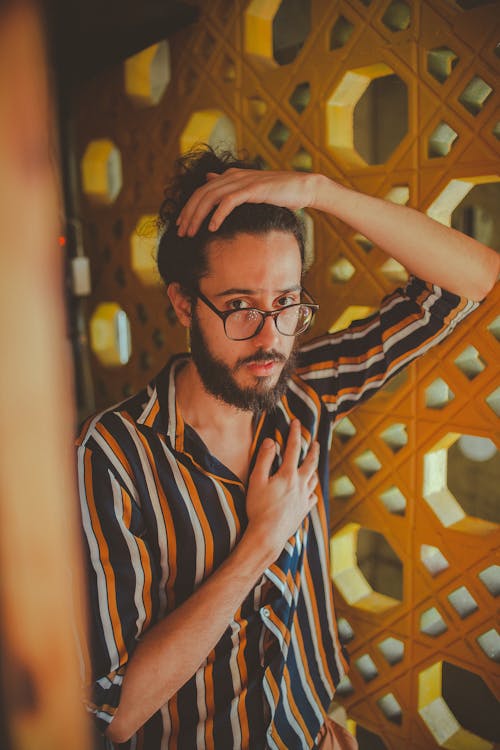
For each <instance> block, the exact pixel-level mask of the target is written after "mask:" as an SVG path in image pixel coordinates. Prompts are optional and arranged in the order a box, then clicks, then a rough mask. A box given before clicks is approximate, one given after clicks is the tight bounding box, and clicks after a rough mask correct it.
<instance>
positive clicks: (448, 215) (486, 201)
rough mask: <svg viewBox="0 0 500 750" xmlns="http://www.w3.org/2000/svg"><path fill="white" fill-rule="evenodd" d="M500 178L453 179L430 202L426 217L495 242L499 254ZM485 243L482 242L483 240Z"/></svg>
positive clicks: (472, 235)
mask: <svg viewBox="0 0 500 750" xmlns="http://www.w3.org/2000/svg"><path fill="white" fill-rule="evenodd" d="M499 183H500V178H499V177H498V175H478V176H477V177H467V178H461V179H456V180H451V181H450V182H449V183H448V185H447V186H446V187H445V189H444V190H443V191H442V192H441V193H440V194H439V195H438V197H437V198H436V199H435V200H434V201H433V202H432V203H431V205H430V206H429V208H428V209H427V214H428V216H430V217H431V218H432V219H435V220H436V221H439V222H441V224H444V225H445V226H448V227H450V226H453V227H454V228H455V229H458V230H460V231H462V232H464V233H465V234H468V235H469V236H471V237H474V238H475V239H477V240H479V239H480V237H481V238H483V237H485V238H487V240H489V241H487V244H491V241H492V240H493V242H494V244H495V243H496V249H497V251H499V249H500V248H499V243H500V224H499V222H500V220H499V219H498V217H497V213H498V210H497V209H498V200H499V197H500V192H499V188H500V184H499ZM480 241H481V242H484V240H483V239H481V240H480Z"/></svg>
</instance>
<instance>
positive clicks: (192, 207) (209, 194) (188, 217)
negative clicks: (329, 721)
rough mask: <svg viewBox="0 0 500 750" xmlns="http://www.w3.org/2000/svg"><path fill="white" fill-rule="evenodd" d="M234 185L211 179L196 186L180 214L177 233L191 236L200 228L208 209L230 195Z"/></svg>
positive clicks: (208, 211)
mask: <svg viewBox="0 0 500 750" xmlns="http://www.w3.org/2000/svg"><path fill="white" fill-rule="evenodd" d="M234 190H235V186H234V185H233V184H232V181H231V182H227V181H226V182H222V181H221V180H217V181H215V180H213V181H212V182H210V183H207V184H206V185H204V186H203V187H202V188H198V190H197V191H195V192H194V193H193V195H192V196H191V198H190V199H189V200H188V202H187V203H186V205H185V206H184V208H183V210H182V211H181V214H180V219H181V221H180V224H179V229H178V234H179V235H180V236H183V235H188V236H189V237H192V236H193V235H195V234H196V232H197V231H198V229H199V228H200V226H201V224H202V222H203V220H204V219H205V218H206V217H207V216H208V214H209V213H210V211H211V210H212V209H213V208H214V206H216V205H217V204H219V203H220V202H221V201H222V200H223V199H224V198H225V197H226V196H228V195H231V193H233V192H234Z"/></svg>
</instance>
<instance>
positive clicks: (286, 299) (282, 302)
mask: <svg viewBox="0 0 500 750" xmlns="http://www.w3.org/2000/svg"><path fill="white" fill-rule="evenodd" d="M297 302H298V300H296V299H295V297H292V296H290V295H289V294H285V295H283V297H280V298H279V300H278V305H279V306H280V307H288V305H296V304H297Z"/></svg>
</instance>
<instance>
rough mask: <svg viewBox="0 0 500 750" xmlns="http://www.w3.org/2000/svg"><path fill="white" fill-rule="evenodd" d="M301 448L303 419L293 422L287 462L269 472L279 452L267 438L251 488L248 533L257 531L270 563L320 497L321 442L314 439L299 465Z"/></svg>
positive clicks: (250, 481)
mask: <svg viewBox="0 0 500 750" xmlns="http://www.w3.org/2000/svg"><path fill="white" fill-rule="evenodd" d="M300 448H301V434H300V422H299V420H298V419H294V420H293V421H292V423H291V425H290V432H289V434H288V440H287V445H286V449H285V453H284V456H283V463H282V464H281V466H280V468H279V470H278V471H277V472H276V474H274V475H273V476H272V477H271V476H269V472H270V471H271V466H272V463H273V460H274V457H275V455H276V445H275V443H274V441H273V440H271V439H270V438H266V439H265V440H264V442H263V443H262V445H261V448H260V450H259V454H258V456H257V461H256V463H255V467H254V469H253V471H252V474H251V475H250V480H249V484H248V492H247V515H248V527H247V530H246V532H245V533H246V534H247V535H254V537H255V539H256V540H258V544H259V545H261V547H262V548H263V550H265V551H266V553H267V554H268V555H269V563H268V564H271V562H273V561H274V560H276V558H277V557H279V555H280V553H281V551H282V549H283V547H284V546H285V543H286V542H287V540H288V539H289V538H290V537H291V536H293V534H295V532H296V531H297V529H298V527H299V526H300V524H301V523H302V521H303V520H304V518H305V517H306V516H307V514H308V513H309V512H310V511H311V510H312V508H313V507H314V505H315V504H316V502H317V500H318V498H317V495H316V493H315V489H316V485H317V484H318V474H317V471H316V470H317V467H318V459H319V445H318V443H317V442H314V443H313V444H312V446H311V448H310V449H309V452H308V453H307V455H306V457H305V459H304V461H303V462H302V464H301V466H300V467H299V465H298V463H299V457H300Z"/></svg>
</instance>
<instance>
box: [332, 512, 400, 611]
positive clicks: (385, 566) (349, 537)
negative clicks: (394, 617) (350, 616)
mask: <svg viewBox="0 0 500 750" xmlns="http://www.w3.org/2000/svg"><path fill="white" fill-rule="evenodd" d="M330 548H331V576H332V580H333V582H334V584H335V585H336V587H337V588H338V589H339V591H340V593H341V594H342V596H343V597H344V599H345V600H346V601H347V603H348V604H349V605H351V606H353V607H358V608H359V609H362V610H365V611H368V612H374V613H377V612H385V611H386V610H388V609H391V608H392V607H395V606H397V605H398V604H399V603H400V601H401V599H402V589H403V576H402V563H401V561H400V559H399V558H398V557H397V555H396V554H395V552H394V550H393V549H392V547H391V546H390V544H389V543H388V542H387V540H386V539H385V537H384V536H383V535H382V534H380V533H379V532H376V531H372V530H370V529H363V528H362V527H361V525H360V524H357V523H349V524H347V525H346V526H344V528H343V529H341V530H340V531H338V532H337V533H336V534H334V535H333V536H332V538H331V540H330Z"/></svg>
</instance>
